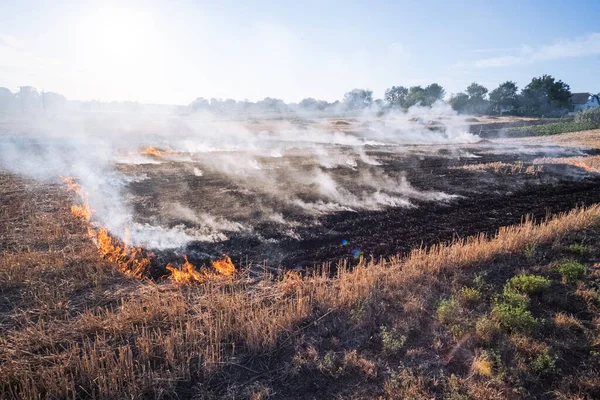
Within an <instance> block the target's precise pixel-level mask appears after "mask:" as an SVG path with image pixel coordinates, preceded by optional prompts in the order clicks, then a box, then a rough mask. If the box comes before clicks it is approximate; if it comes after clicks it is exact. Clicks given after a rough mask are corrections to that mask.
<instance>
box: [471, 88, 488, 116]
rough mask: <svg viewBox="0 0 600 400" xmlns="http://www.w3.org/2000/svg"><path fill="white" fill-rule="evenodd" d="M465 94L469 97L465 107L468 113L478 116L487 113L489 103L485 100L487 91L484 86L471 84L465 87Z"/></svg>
mask: <svg viewBox="0 0 600 400" xmlns="http://www.w3.org/2000/svg"><path fill="white" fill-rule="evenodd" d="M466 92H467V94H468V95H469V104H468V107H467V111H468V112H471V113H478V114H483V113H485V112H487V110H488V108H489V102H488V101H487V99H486V97H487V96H486V95H487V92H488V90H487V88H486V87H485V86H482V85H480V84H478V83H476V82H473V83H471V84H470V85H469V86H467V90H466Z"/></svg>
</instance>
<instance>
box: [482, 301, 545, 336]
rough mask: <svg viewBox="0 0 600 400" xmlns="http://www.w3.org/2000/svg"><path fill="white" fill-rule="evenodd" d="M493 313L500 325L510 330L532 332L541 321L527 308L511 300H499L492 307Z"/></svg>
mask: <svg viewBox="0 0 600 400" xmlns="http://www.w3.org/2000/svg"><path fill="white" fill-rule="evenodd" d="M492 314H493V315H494V317H496V319H497V320H498V322H499V323H500V325H501V326H502V327H503V328H505V329H507V330H508V331H511V332H513V331H519V332H527V333H529V332H532V331H534V330H535V328H537V326H538V324H539V321H538V320H537V318H535V317H534V316H533V315H532V314H531V312H530V311H529V310H527V308H525V307H522V306H515V305H514V304H511V303H509V302H503V301H502V302H499V303H497V304H496V305H495V306H494V308H493V309H492Z"/></svg>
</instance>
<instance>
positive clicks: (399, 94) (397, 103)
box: [385, 86, 408, 107]
mask: <svg viewBox="0 0 600 400" xmlns="http://www.w3.org/2000/svg"><path fill="white" fill-rule="evenodd" d="M406 96H408V89H407V88H405V87H404V86H392V87H391V88H389V89H387V90H386V91H385V101H387V102H388V104H389V105H390V106H392V107H404V105H405V103H406Z"/></svg>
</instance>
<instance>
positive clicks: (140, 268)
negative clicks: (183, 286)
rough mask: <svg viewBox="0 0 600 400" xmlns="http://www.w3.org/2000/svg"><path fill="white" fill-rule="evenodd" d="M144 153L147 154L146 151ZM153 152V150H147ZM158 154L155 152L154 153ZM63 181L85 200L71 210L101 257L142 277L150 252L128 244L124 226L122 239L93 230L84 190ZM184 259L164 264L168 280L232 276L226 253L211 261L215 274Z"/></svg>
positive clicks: (126, 272) (77, 185)
mask: <svg viewBox="0 0 600 400" xmlns="http://www.w3.org/2000/svg"><path fill="white" fill-rule="evenodd" d="M148 149H150V151H153V150H156V151H157V152H158V155H159V154H160V153H161V152H160V150H158V149H156V148H154V147H148V148H146V150H148ZM145 154H146V153H145ZM148 154H152V153H148ZM154 154H155V155H157V154H156V153H154ZM63 181H64V182H65V183H66V184H67V188H68V189H69V190H71V191H73V192H75V193H77V194H78V195H79V196H80V197H81V199H82V200H83V201H84V203H83V204H82V205H73V206H71V213H72V214H73V215H74V216H76V217H78V218H81V219H82V220H83V221H84V222H86V223H87V224H88V227H87V229H88V235H89V236H90V237H91V238H93V239H94V240H95V242H96V244H97V245H98V249H99V251H100V254H101V256H102V257H103V258H104V259H106V260H107V261H109V262H111V263H114V264H116V265H118V266H119V268H120V269H121V271H123V272H124V273H125V274H127V275H130V276H135V277H138V278H139V277H142V276H143V275H145V274H146V273H147V272H148V270H149V269H150V264H151V259H150V256H152V254H151V253H149V254H148V255H144V252H143V250H142V248H140V247H135V246H131V245H130V244H129V243H130V236H131V232H130V231H129V229H128V228H125V241H124V242H122V241H120V240H118V239H115V238H113V237H111V236H110V234H109V233H108V230H107V229H106V228H100V229H99V230H96V229H94V228H93V226H92V225H91V220H92V214H93V211H92V210H91V209H90V207H89V205H88V204H87V202H86V198H87V196H86V195H85V194H84V193H83V191H82V188H81V185H80V184H78V183H76V182H75V181H74V180H73V178H71V177H65V178H63ZM184 260H185V262H184V263H183V265H182V266H181V269H178V268H175V267H173V266H172V265H171V264H167V266H166V268H167V270H169V271H170V272H171V276H170V277H169V279H170V280H172V281H174V282H177V283H202V282H205V281H206V280H207V279H209V278H211V277H215V276H224V277H228V278H231V277H233V276H234V274H235V272H236V269H235V266H234V265H233V263H232V262H231V258H229V256H227V255H223V258H221V259H220V260H216V261H213V262H212V266H213V268H214V269H215V271H216V273H208V272H206V270H204V269H203V270H201V271H198V270H196V267H195V266H194V265H193V264H192V263H190V262H189V261H188V259H187V256H184Z"/></svg>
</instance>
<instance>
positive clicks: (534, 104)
mask: <svg viewBox="0 0 600 400" xmlns="http://www.w3.org/2000/svg"><path fill="white" fill-rule="evenodd" d="M445 96H446V91H445V90H444V88H443V87H442V86H441V85H439V84H438V83H432V84H430V85H427V86H424V87H423V86H411V87H409V88H407V87H404V86H392V87H391V88H389V89H387V90H386V91H385V95H384V98H383V99H374V98H373V91H372V90H370V89H353V90H351V91H349V92H347V93H345V94H344V97H343V98H342V99H341V100H336V101H334V102H328V101H325V100H317V99H314V98H312V97H308V98H305V99H303V100H301V101H300V102H298V103H286V102H284V101H283V100H281V99H277V98H272V97H266V98H265V99H263V100H260V101H257V102H251V101H249V100H242V101H237V100H233V99H225V100H223V99H217V98H211V99H205V98H203V97H198V98H197V99H196V100H194V101H192V102H191V103H190V104H188V105H187V106H160V105H142V104H139V103H137V102H98V101H89V102H81V101H75V102H74V101H67V99H66V98H65V97H64V96H62V95H60V94H57V93H52V92H42V93H39V92H38V91H37V90H36V89H35V88H32V87H30V86H23V87H21V88H20V90H19V91H18V92H16V93H12V92H11V91H10V90H8V89H6V88H0V111H4V112H6V111H13V112H14V111H19V110H20V111H23V112H32V111H36V110H37V111H39V110H43V111H47V110H60V109H65V108H69V109H78V110H83V111H136V110H140V109H142V108H143V109H146V110H148V109H149V108H150V107H155V109H157V110H158V108H165V109H166V108H167V107H168V108H169V109H171V110H172V109H175V110H177V111H179V112H199V111H210V112H212V113H217V114H225V115H227V114H231V115H233V114H239V113H242V114H261V113H286V112H320V113H324V114H326V113H328V114H336V113H345V112H355V111H361V110H365V109H372V110H374V111H377V112H379V113H385V112H387V111H390V110H394V109H396V110H407V109H408V108H410V107H413V106H416V105H420V106H423V107H431V106H432V105H433V104H434V103H436V102H443V101H444V98H445ZM570 101H571V90H570V87H569V85H567V84H566V83H564V82H563V81H561V80H556V79H555V78H554V77H552V76H550V75H543V76H541V77H536V78H533V79H532V80H531V82H530V83H529V84H528V85H527V86H525V87H524V88H523V89H522V90H520V91H519V88H518V87H517V84H516V83H515V82H512V81H506V82H503V83H501V84H500V85H499V86H498V87H497V88H495V89H493V90H492V91H491V92H490V91H488V88H486V87H484V86H482V85H480V84H478V83H476V82H473V83H471V84H470V85H469V86H468V87H467V88H466V89H465V90H464V91H463V92H460V93H456V94H452V95H450V97H449V98H448V100H447V102H448V103H449V104H450V106H451V107H452V108H453V109H454V110H456V111H457V112H459V113H464V114H513V115H531V116H541V115H545V116H554V115H563V114H564V113H566V112H567V111H568V110H569V109H570V105H571V104H570Z"/></svg>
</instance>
